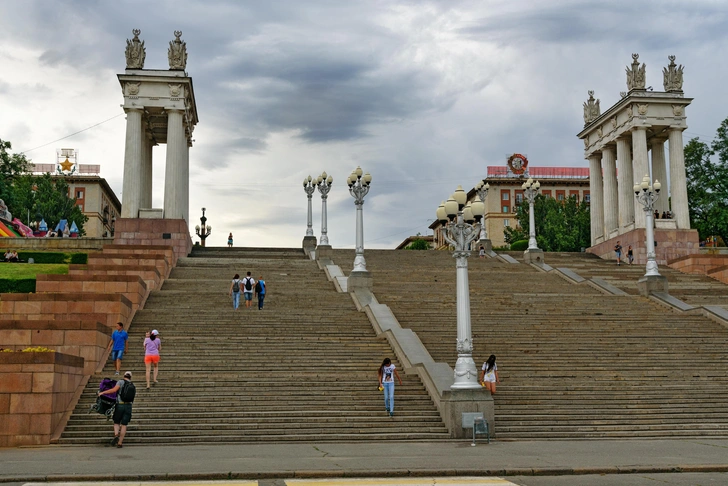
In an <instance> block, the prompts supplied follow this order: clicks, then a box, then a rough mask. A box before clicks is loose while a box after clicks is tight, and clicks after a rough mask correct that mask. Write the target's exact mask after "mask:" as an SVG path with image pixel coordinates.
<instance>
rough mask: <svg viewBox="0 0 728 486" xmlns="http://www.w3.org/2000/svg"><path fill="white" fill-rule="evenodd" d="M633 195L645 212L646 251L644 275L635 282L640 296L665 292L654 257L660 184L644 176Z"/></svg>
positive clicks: (665, 283)
mask: <svg viewBox="0 0 728 486" xmlns="http://www.w3.org/2000/svg"><path fill="white" fill-rule="evenodd" d="M632 189H633V190H634V195H635V197H636V198H637V202H638V203H640V204H641V205H642V209H643V210H644V211H645V246H646V250H647V267H646V272H645V275H644V276H643V277H642V278H640V279H639V280H638V282H637V287H638V288H639V290H640V293H641V294H642V295H649V294H650V293H652V292H667V279H666V278H665V277H663V276H662V275H660V272H659V271H658V269H657V258H656V255H655V233H654V229H653V224H654V222H653V221H654V220H653V218H654V212H653V211H654V204H655V201H657V198H658V197H660V189H662V184H660V181H658V180H657V179H655V183H654V184H650V176H648V175H645V176H644V177H643V178H642V182H641V183H637V182H635V185H634V187H633V188H632Z"/></svg>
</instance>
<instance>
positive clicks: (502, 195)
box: [501, 191, 511, 201]
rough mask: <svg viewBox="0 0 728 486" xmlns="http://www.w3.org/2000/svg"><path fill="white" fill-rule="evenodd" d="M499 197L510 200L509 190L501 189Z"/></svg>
mask: <svg viewBox="0 0 728 486" xmlns="http://www.w3.org/2000/svg"><path fill="white" fill-rule="evenodd" d="M501 199H502V200H504V201H510V199H511V191H503V192H501Z"/></svg>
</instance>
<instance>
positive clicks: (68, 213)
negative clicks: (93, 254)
mask: <svg viewBox="0 0 728 486" xmlns="http://www.w3.org/2000/svg"><path fill="white" fill-rule="evenodd" d="M32 182H33V183H35V188H36V190H35V194H34V195H33V196H32V197H33V205H32V206H31V207H30V212H31V214H32V215H34V214H36V213H38V214H40V215H42V216H43V219H45V221H46V223H47V224H48V228H49V229H50V228H55V227H56V225H57V224H58V222H59V221H60V220H62V219H65V220H67V221H68V223H69V224H70V223H72V222H74V221H75V222H76V226H78V231H79V234H80V235H81V236H83V235H84V234H86V231H85V230H84V229H83V226H84V224H85V223H86V222H87V221H88V216H85V215H84V214H83V213H82V212H81V208H79V207H78V206H76V198H75V197H69V191H68V184H67V183H66V181H65V180H64V179H63V178H56V179H54V178H53V177H51V175H50V174H43V175H42V176H38V177H33V178H32ZM20 188H21V184H18V189H19V190H20ZM22 188H23V189H22V190H27V185H25V184H23V185H22ZM31 188H32V184H31Z"/></svg>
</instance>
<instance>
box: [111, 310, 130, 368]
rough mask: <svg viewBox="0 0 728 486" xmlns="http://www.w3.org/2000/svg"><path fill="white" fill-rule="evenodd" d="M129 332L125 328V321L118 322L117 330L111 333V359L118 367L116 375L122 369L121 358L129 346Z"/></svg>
mask: <svg viewBox="0 0 728 486" xmlns="http://www.w3.org/2000/svg"><path fill="white" fill-rule="evenodd" d="M128 344H129V334H127V332H126V331H125V330H124V323H123V322H117V323H116V330H115V331H114V332H112V333H111V342H110V343H109V346H111V360H112V361H113V362H114V366H115V368H116V373H114V374H115V375H118V374H119V372H120V370H121V360H122V359H123V358H124V353H126V350H127V348H128Z"/></svg>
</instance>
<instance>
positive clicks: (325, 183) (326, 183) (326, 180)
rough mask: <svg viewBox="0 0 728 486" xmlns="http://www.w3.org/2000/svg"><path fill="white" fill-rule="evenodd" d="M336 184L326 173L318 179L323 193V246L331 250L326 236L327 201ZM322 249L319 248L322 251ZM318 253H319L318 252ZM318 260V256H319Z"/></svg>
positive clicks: (319, 187)
mask: <svg viewBox="0 0 728 486" xmlns="http://www.w3.org/2000/svg"><path fill="white" fill-rule="evenodd" d="M333 182H334V178H333V177H331V176H327V175H326V171H324V172H323V173H322V174H321V175H320V176H318V178H317V179H316V187H317V188H318V191H319V192H320V193H321V241H320V243H321V244H320V245H319V247H321V246H326V247H329V248H330V245H329V236H328V235H327V234H326V199H328V197H329V191H331V184H332V183H333ZM320 249H321V248H319V250H320ZM317 253H318V252H317ZM317 258H318V255H317Z"/></svg>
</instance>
